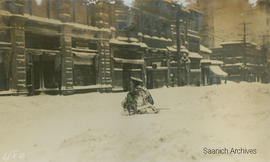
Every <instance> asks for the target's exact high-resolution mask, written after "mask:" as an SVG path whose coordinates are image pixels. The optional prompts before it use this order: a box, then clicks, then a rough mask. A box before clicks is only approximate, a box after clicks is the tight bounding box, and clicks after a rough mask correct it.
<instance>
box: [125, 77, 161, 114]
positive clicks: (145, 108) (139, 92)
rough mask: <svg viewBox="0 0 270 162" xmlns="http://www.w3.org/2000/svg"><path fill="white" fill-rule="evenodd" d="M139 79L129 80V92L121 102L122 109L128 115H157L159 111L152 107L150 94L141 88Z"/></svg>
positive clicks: (141, 83)
mask: <svg viewBox="0 0 270 162" xmlns="http://www.w3.org/2000/svg"><path fill="white" fill-rule="evenodd" d="M142 85H143V81H142V80H141V79H138V78H135V77H131V78H130V91H129V93H128V94H127V97H126V98H125V99H124V101H123V102H122V107H123V108H124V111H125V112H128V114H129V115H133V114H147V113H158V112H159V110H158V109H156V107H155V106H154V101H153V98H152V96H151V94H150V93H149V92H148V91H147V90H146V89H145V88H144V87H143V86H142Z"/></svg>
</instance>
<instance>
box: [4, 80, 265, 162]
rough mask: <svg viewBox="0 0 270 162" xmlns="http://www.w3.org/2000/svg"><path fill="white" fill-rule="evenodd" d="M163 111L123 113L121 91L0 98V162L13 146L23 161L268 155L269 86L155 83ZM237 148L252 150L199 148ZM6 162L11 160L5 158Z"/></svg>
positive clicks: (219, 160)
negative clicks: (232, 151) (233, 152)
mask: <svg viewBox="0 0 270 162" xmlns="http://www.w3.org/2000/svg"><path fill="white" fill-rule="evenodd" d="M151 93H152V95H153V98H154V99H155V102H156V104H157V105H158V106H159V107H161V108H169V110H163V111H161V113H160V114H157V115H137V116H131V117H128V116H122V115H121V108H120V102H121V100H122V99H123V97H124V96H125V95H126V94H125V93H119V94H99V93H90V94H79V95H73V96H65V97H64V96H46V95H42V96H34V97H1V98H0V103H1V106H0V128H1V129H0V144H1V145H0V162H1V160H3V159H2V158H1V157H3V156H4V155H6V153H8V152H12V151H14V150H18V151H19V152H22V153H25V156H24V157H23V158H20V159H19V158H18V157H17V159H16V158H15V159H13V161H16V162H19V161H28V162H32V161H33V162H34V161H39V162H88V161H94V162H96V161H100V162H107V161H108V162H109V161H110V162H111V161H113V162H114V161H115V162H130V161H131V162H135V161H136V162H137V161H138V162H144V161H145V162H150V161H151V162H152V161H153V162H164V161H179V162H182V161H183V162H187V161H204V162H208V161H209V162H212V161H213V162H238V161H239V162H240V161H248V162H267V161H269V160H270V156H269V155H268V152H269V147H270V142H269V137H270V131H269V128H270V108H269V105H270V100H269V98H270V85H263V84H258V83H240V84H236V83H229V84H227V85H221V86H208V87H180V88H162V89H155V90H152V91H151ZM204 147H207V148H223V147H226V148H227V147H228V148H231V147H236V148H238V147H243V148H252V149H253V148H254V149H257V152H258V153H257V154H256V155H205V154H203V148H204ZM9 161H12V159H11V160H9Z"/></svg>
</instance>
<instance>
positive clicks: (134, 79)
mask: <svg viewBox="0 0 270 162" xmlns="http://www.w3.org/2000/svg"><path fill="white" fill-rule="evenodd" d="M130 80H132V81H135V82H139V83H143V81H142V80H141V79H139V78H135V77H130Z"/></svg>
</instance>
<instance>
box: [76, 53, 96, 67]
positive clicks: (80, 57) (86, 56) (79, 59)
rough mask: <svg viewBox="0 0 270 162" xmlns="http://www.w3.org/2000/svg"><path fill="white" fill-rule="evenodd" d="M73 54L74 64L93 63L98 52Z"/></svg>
mask: <svg viewBox="0 0 270 162" xmlns="http://www.w3.org/2000/svg"><path fill="white" fill-rule="evenodd" d="M72 53H73V54H74V55H73V64H76V65H93V64H94V57H95V56H96V54H92V53H84V52H74V51H73V52H72Z"/></svg>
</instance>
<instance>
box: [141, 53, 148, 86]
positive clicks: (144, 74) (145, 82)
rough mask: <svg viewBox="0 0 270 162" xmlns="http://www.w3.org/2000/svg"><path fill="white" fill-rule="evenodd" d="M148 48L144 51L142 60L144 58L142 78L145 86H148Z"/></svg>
mask: <svg viewBox="0 0 270 162" xmlns="http://www.w3.org/2000/svg"><path fill="white" fill-rule="evenodd" d="M146 52H147V51H146V50H144V51H142V60H144V63H143V64H142V80H143V84H144V86H145V87H147V76H146V61H145V54H146Z"/></svg>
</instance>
